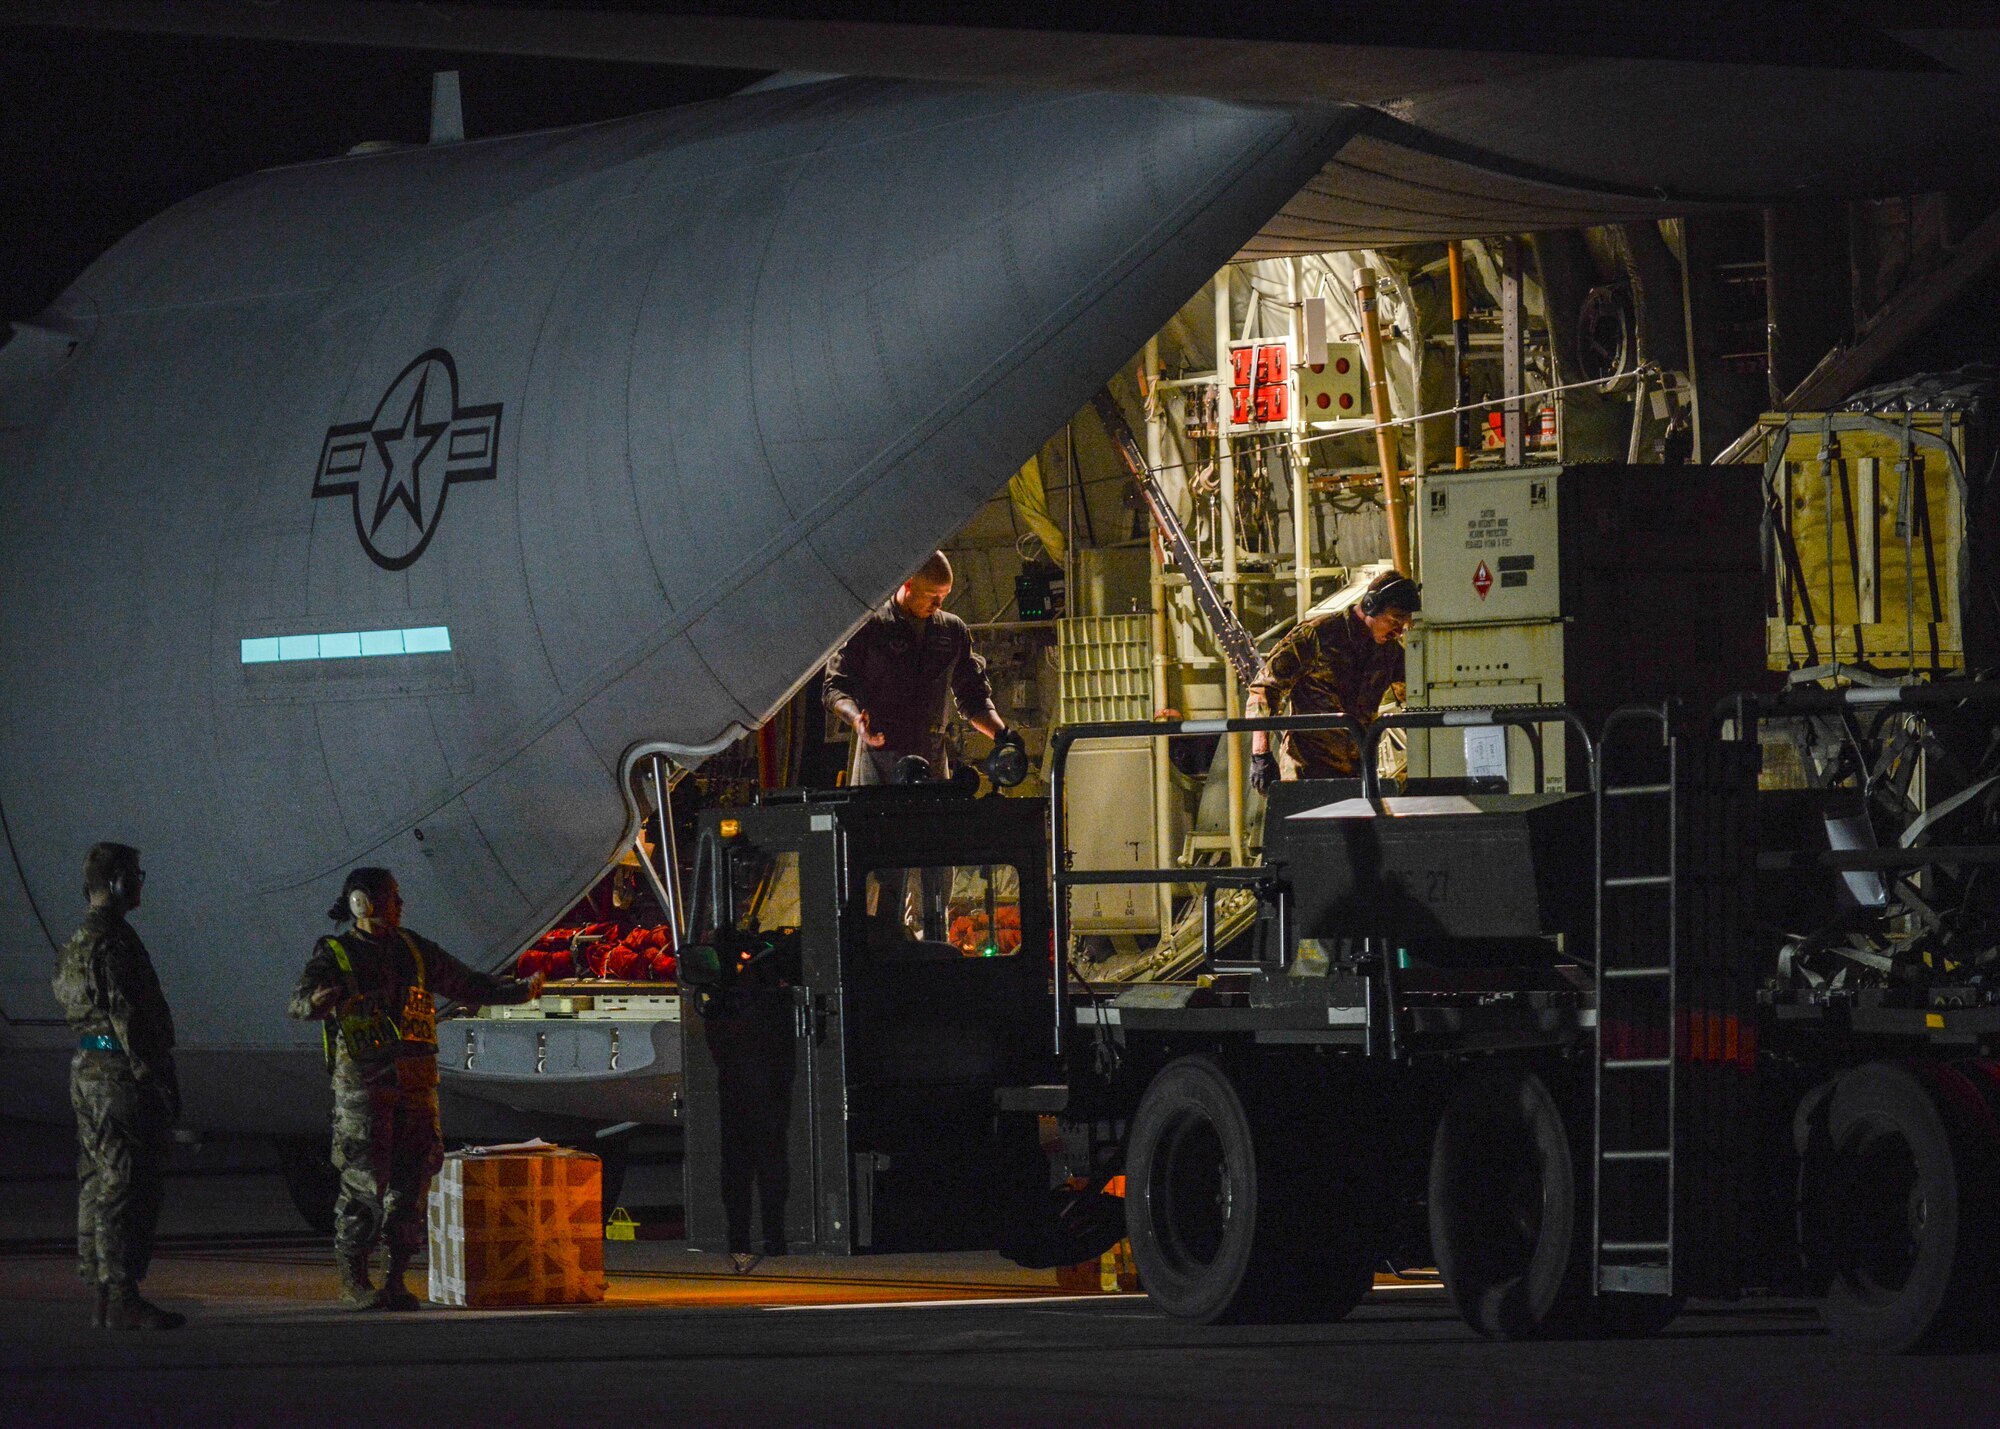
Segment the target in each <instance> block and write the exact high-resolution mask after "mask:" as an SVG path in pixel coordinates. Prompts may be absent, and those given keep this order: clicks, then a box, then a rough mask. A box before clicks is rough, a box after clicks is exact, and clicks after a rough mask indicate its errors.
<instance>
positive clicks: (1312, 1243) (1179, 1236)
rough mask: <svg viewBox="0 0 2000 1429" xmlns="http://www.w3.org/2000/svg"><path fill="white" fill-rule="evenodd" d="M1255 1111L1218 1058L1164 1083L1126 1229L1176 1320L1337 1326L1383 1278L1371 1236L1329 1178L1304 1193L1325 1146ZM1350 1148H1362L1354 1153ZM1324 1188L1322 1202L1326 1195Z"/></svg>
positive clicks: (1150, 1115)
mask: <svg viewBox="0 0 2000 1429" xmlns="http://www.w3.org/2000/svg"><path fill="white" fill-rule="evenodd" d="M1266 1100H1267V1098H1265V1097H1264V1096H1262V1095H1260V1094H1259V1093H1257V1092H1255V1091H1254V1090H1253V1091H1252V1092H1251V1094H1250V1098H1249V1105H1248V1106H1246V1104H1245V1098H1244V1096H1243V1095H1242V1094H1241V1092H1240V1090H1239V1087H1238V1086H1237V1084H1236V1083H1235V1082H1234V1081H1233V1080H1232V1078H1231V1077H1230V1075H1229V1073H1228V1072H1227V1071H1225V1070H1224V1069H1223V1067H1222V1066H1221V1065H1220V1064H1219V1063H1218V1062H1217V1061H1216V1060H1215V1059H1213V1058H1211V1057H1207V1056H1189V1057H1182V1058H1180V1059H1179V1060H1178V1061H1174V1062H1171V1063H1169V1064H1168V1065H1167V1066H1166V1067H1165V1068H1164V1069H1162V1070H1161V1072H1160V1073H1159V1075H1158V1076H1156V1077H1154V1078H1153V1081H1152V1084H1151V1085H1150V1086H1148V1087H1147V1088H1146V1093H1145V1095H1144V1096H1143V1097H1142V1098H1141V1099H1140V1102H1139V1110H1138V1113H1137V1115H1136V1116H1135V1117H1134V1118H1133V1121H1132V1131H1131V1135H1130V1138H1129V1140H1128V1142H1127V1146H1126V1157H1125V1227H1126V1233H1127V1235H1128V1237H1129V1238H1130V1240H1131V1242H1132V1255H1133V1259H1134V1261H1135V1262H1136V1264H1137V1268H1138V1271H1139V1283H1140V1285H1141V1286H1143V1287H1144V1289H1145V1291H1146V1294H1147V1295H1148V1296H1149V1297H1151V1299H1152V1301H1153V1303H1154V1304H1156V1305H1158V1306H1159V1307H1160V1308H1161V1309H1162V1310H1163V1311H1165V1312H1166V1313H1167V1314H1169V1315H1172V1316H1174V1317H1175V1318H1176V1319H1182V1320H1190V1321H1194V1322H1196V1323H1199V1324H1217V1323H1234V1324H1251V1323H1264V1324H1270V1323H1283V1322H1298V1321H1322V1322H1324V1321H1331V1320H1337V1319H1339V1318H1341V1317H1342V1316H1344V1315H1346V1314H1347V1313H1348V1312H1349V1311H1350V1310H1352V1309H1353V1308H1354V1307H1355V1306H1356V1305H1358V1304H1360V1303H1361V1301H1362V1300H1363V1298H1365V1297H1366V1296H1367V1294H1368V1292H1369V1290H1370V1289H1372V1288H1373V1286H1374V1283H1375V1262H1376V1259H1377V1255H1376V1253H1374V1252H1373V1251H1372V1250H1371V1249H1370V1248H1369V1247H1368V1245H1367V1240H1366V1237H1365V1236H1363V1235H1361V1234H1359V1233H1358V1228H1352V1227H1350V1226H1349V1225H1347V1224H1346V1223H1345V1221H1344V1217H1343V1216H1342V1214H1341V1213H1340V1212H1339V1210H1338V1209H1337V1203H1338V1201H1339V1200H1340V1199H1341V1198H1340V1197H1339V1196H1338V1195H1337V1193H1335V1192H1333V1190H1332V1188H1330V1187H1329V1186H1328V1185H1327V1184H1325V1183H1324V1182H1323V1181H1322V1182H1320V1184H1318V1185H1317V1186H1312V1185H1307V1184H1302V1181H1303V1180H1304V1179H1306V1178H1311V1177H1313V1175H1314V1165H1315V1163H1311V1162H1307V1161H1304V1160H1302V1159H1301V1157H1300V1155H1299V1154H1298V1153H1299V1150H1300V1148H1302V1147H1313V1146H1314V1145H1315V1142H1316V1139H1315V1138H1312V1137H1310V1136H1307V1135H1304V1134H1301V1130H1300V1129H1299V1128H1298V1127H1296V1126H1293V1127H1287V1126H1286V1125H1285V1124H1284V1122H1283V1119H1282V1118H1281V1117H1278V1116H1276V1115H1272V1114H1269V1113H1266V1112H1262V1111H1261V1110H1260V1108H1261V1104H1262V1103H1264V1102H1265V1101H1266ZM1349 1149H1350V1150H1351V1149H1353V1148H1351V1147H1350V1148H1349ZM1315 1192H1316V1194H1315Z"/></svg>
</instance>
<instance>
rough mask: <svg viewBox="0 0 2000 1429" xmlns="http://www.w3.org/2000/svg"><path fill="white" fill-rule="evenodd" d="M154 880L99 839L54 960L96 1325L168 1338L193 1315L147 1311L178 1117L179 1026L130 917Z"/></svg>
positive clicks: (83, 1246)
mask: <svg viewBox="0 0 2000 1429" xmlns="http://www.w3.org/2000/svg"><path fill="white" fill-rule="evenodd" d="M145 881H146V875H145V871H144V870H142V869H141V868H140V867H139V851H138V850H137V849H135V848H131V847H129V846H127V845H125V844H114V843H101V844H97V845H95V846H94V847H92V849H91V850H90V853H89V854H88V855H87V856H86V857H85V859H84V865H83V883H84V892H85V894H86V895H87V896H88V897H89V899H90V911H89V912H88V913H86V914H85V915H84V919H83V926H82V927H80V928H78V929H77V930H76V932H75V934H74V935H73V936H72V937H71V938H70V940H69V944H68V946H67V947H65V948H64V949H63V951H62V957H61V958H60V960H59V961H58V962H57V964H56V976H55V984H54V986H55V994H56V1001H57V1002H58V1003H60V1004H61V1005H62V1009H63V1013H64V1015H65V1016H66V1017H68V1018H69V1023H70V1026H71V1027H73V1028H75V1029H76V1034H77V1052H76V1056H75V1058H74V1059H73V1060H72V1061H71V1063H70V1074H69V1099H70V1105H71V1107H73V1108H74V1109H75V1111H76V1137H77V1147H78V1154H77V1159H76V1180H77V1195H76V1253H77V1273H78V1274H80V1275H81V1276H82V1277H83V1279H84V1283H85V1284H87V1285H90V1286H91V1287H93V1288H94V1289H95V1290H96V1292H97V1309H96V1313H95V1315H94V1316H93V1320H92V1323H94V1324H95V1325H97V1326H98V1327H99V1328H104V1329H115V1330H171V1329H175V1328H177V1327H178V1326H180V1325H182V1324H184V1323H186V1318H185V1317H184V1316H181V1315H176V1314H174V1313H172V1312H171V1311H167V1310H162V1309H160V1308H159V1307H158V1306H156V1305H152V1304H149V1303H147V1302H146V1301H145V1300H143V1299H141V1298H140V1296H139V1282H140V1281H141V1280H144V1279H145V1278H146V1268H147V1266H148V1264H149V1263H150V1262H151V1261H152V1258H153V1230H154V1227H155V1226H156V1225H157V1224H158V1223H159V1219H160V1198H161V1193H162V1191H163V1190H164V1189H165V1178H166V1167H167V1152H168V1150H169V1148H170V1147H171V1145H172V1128H173V1124H174V1121H175V1119H176V1118H177V1117H178V1116H179V1115H180V1108H181V1093H180V1083H179V1082H178V1081H177V1080H176V1078H175V1075H174V1019H173V1014H172V1013H171V1012H169V1011H168V1010H167V999H166V996H165V995H164V994H163V993H162V992H161V991H160V979H159V977H158V976H157V975H156V974H155V973H154V971H153V961H152V959H151V958H150V957H148V956H147V954H146V945H145V944H144V943H142V942H140V941H139V935H138V934H137V933H136V932H134V931H133V930H132V925H131V924H130V923H128V922H126V921H125V915H126V914H127V913H128V912H130V911H131V910H132V909H134V908H137V907H138V906H139V894H140V889H141V888H142V887H143V885H144V884H145Z"/></svg>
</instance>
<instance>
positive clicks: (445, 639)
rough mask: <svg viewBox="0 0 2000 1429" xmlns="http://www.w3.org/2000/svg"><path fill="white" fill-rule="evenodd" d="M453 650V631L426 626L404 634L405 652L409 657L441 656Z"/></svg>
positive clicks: (442, 627)
mask: <svg viewBox="0 0 2000 1429" xmlns="http://www.w3.org/2000/svg"><path fill="white" fill-rule="evenodd" d="M450 649H451V629H450V627H448V626H444V625H426V626H423V627H421V628H420V629H417V630H405V631H404V632H403V652H404V653H405V654H407V655H440V654H443V653H445V652H447V651H449V650H450Z"/></svg>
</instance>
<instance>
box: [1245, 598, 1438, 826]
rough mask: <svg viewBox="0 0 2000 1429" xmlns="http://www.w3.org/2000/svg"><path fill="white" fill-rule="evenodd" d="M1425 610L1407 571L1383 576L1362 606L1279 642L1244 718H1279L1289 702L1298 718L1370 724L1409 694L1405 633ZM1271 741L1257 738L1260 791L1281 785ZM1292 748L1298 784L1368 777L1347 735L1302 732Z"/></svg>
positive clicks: (1254, 760) (1254, 774)
mask: <svg viewBox="0 0 2000 1429" xmlns="http://www.w3.org/2000/svg"><path fill="white" fill-rule="evenodd" d="M1422 605H1423V602H1422V600H1421V598H1420V597H1419V596H1418V593H1417V583H1416V582H1415V581H1413V580H1411V579H1410V578H1409V577H1408V576H1405V575H1403V574H1402V573H1401V572H1399V571H1384V572H1382V574H1380V575H1378V576H1376V577H1375V578H1374V579H1373V580H1372V581H1370V582H1369V583H1368V588H1367V589H1366V590H1365V591H1363V592H1362V595H1361V599H1360V600H1358V601H1357V602H1355V604H1353V605H1351V606H1348V607H1347V608H1346V609H1345V610H1339V611H1335V612H1334V613H1333V614H1331V615H1323V616H1320V617H1319V618H1318V619H1315V620H1308V621H1306V622H1304V623H1303V624H1301V625H1299V626H1297V627H1296V628H1294V629H1293V630H1292V632H1291V633H1290V634H1288V635H1287V636H1285V638H1284V639H1283V640H1280V641H1279V642H1278V645H1277V648H1276V649H1274V650H1272V651H1271V653H1270V655H1269V656H1268V657H1266V659H1265V661H1264V668H1263V669H1261V670H1259V671H1258V672H1257V678H1256V679H1255V680H1253V681H1251V683H1250V691H1249V695H1248V697H1247V698H1246V699H1245V700H1244V702H1243V713H1244V714H1245V715H1246V716H1247V717H1250V718H1253V719H1254V718H1257V717H1259V716H1261V715H1266V714H1276V713H1278V712H1279V710H1280V708H1281V707H1282V706H1283V704H1284V703H1285V702H1286V701H1287V700H1289V701H1290V702H1291V710H1290V713H1292V714H1301V715H1302V714H1328V713H1344V714H1348V715H1351V716H1353V717H1354V718H1355V719H1356V720H1357V721H1359V722H1360V723H1361V724H1362V725H1364V726H1365V725H1367V724H1368V723H1369V722H1370V721H1372V720H1373V719H1374V718H1375V715H1376V712H1377V711H1378V710H1380V709H1381V707H1382V699H1383V696H1385V695H1390V694H1394V695H1396V696H1398V697H1400V695H1401V691H1402V686H1403V632H1404V631H1406V630H1408V629H1409V628H1410V617H1411V616H1412V615H1414V614H1415V613H1416V612H1417V611H1418V610H1420V609H1422ZM1270 740H1271V737H1270V735H1269V734H1268V733H1266V732H1265V731H1263V730H1259V731H1257V732H1256V733H1255V734H1252V735H1251V736H1250V782H1251V783H1252V784H1254V785H1255V786H1256V787H1257V788H1258V789H1260V790H1261V789H1264V788H1265V787H1267V786H1268V785H1269V784H1271V783H1273V782H1275V781H1276V780H1277V778H1278V772H1279V771H1278V759H1277V756H1276V755H1274V754H1272V753H1271V744H1270ZM1284 749H1285V755H1286V757H1287V758H1288V759H1289V760H1290V761H1291V764H1292V768H1293V770H1294V771H1295V772H1294V773H1293V774H1292V776H1291V777H1293V778H1295V779H1353V778H1357V777H1359V775H1360V773H1361V751H1360V749H1359V748H1358V747H1357V746H1356V744H1355V742H1354V738H1353V736H1352V735H1350V734H1348V732H1347V731H1346V730H1344V729H1327V730H1301V731H1294V732H1292V733H1290V734H1287V735H1286V736H1285V737H1284Z"/></svg>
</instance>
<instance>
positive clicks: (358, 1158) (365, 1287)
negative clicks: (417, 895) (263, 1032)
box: [290, 868, 541, 1310]
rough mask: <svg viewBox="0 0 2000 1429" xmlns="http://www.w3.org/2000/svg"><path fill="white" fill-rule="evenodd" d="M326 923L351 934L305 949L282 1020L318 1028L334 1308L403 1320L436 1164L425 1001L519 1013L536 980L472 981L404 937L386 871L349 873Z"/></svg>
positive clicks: (397, 896) (433, 1050) (396, 894)
mask: <svg viewBox="0 0 2000 1429" xmlns="http://www.w3.org/2000/svg"><path fill="white" fill-rule="evenodd" d="M328 916H329V917H331V918H334V919H336V920H345V919H348V918H352V919H353V924H354V926H353V927H352V928H349V929H347V930H344V931H342V932H340V933H337V934H335V935H333V936H331V937H325V938H321V939H320V940H319V942H318V943H317V944H315V945H314V947H313V953H312V957H311V959H310V960H309V961H308V962H307V963H306V968H305V972H304V973H303V974H302V975H301V976H300V978H299V984H298V988H297V990H296V991H294V992H293V994H292V1001H291V1007H290V1012H291V1015H292V1016H293V1017H298V1018H304V1019H308V1020H313V1021H321V1022H326V1023H328V1024H329V1025H328V1029H327V1043H328V1047H329V1049H330V1053H331V1058H332V1071H333V1164H334V1166H335V1167H336V1168H338V1170H339V1172H340V1192H339V1196H338V1198H337V1199H336V1200H335V1202H334V1228H333V1246H334V1258H335V1260H336V1261H337V1263H338V1265H339V1268H340V1290H341V1297H342V1298H343V1299H344V1300H345V1301H346V1302H347V1303H348V1304H349V1305H350V1306H352V1307H354V1308H355V1309H360V1310H366V1309H389V1310H413V1309H415V1308H417V1305H418V1303H419V1302H418V1300H417V1297H416V1296H415V1295H413V1294H412V1293H411V1292H410V1289H409V1287H408V1286H407V1285H405V1284H404V1281H403V1276H404V1272H405V1271H406V1270H407V1268H408V1266H409V1263H410V1260H411V1259H412V1257H414V1256H415V1254H416V1252H417V1249H418V1248H419V1247H420V1246H422V1245H423V1243H424V1216H425V1204H426V1201H427V1199H428V1197H429V1194H430V1182H431V1177H433V1176H434V1175H436V1174H437V1172H438V1169H439V1168H440V1167H441V1166H442V1165H443V1164H444V1137H443V1133H442V1131H441V1130H440V1128H439V1125H438V1101H437V1085H438V1072H437V1027H436V1022H435V1017H436V1012H435V1004H434V1003H433V1001H432V999H433V997H434V996H435V997H441V998H446V999H449V1000H450V1001H453V1002H457V1003H463V1004H465V1005H467V1006H474V1007H476V1006H480V1005H483V1004H486V1003H496V1002H497V1003H513V1002H527V1001H529V1000H530V999H532V998H533V997H535V996H536V995H537V994H538V993H539V992H540V991H541V979H540V977H536V978H535V979H533V980H532V981H530V982H517V981H515V980H513V979H510V978H500V977H493V976H490V975H488V974H486V973H480V972H474V971H473V970H472V969H471V968H468V967H467V966H465V964H463V963H461V962H460V961H458V959H456V958H454V957H452V956H451V954H449V953H447V952H446V951H445V950H444V949H443V948H440V947H439V946H438V945H437V944H436V943H433V942H432V941H431V940H430V939H428V938H425V937H422V936H420V935H418V934H415V933H411V932H407V931H405V930H404V928H403V926H402V921H403V897H402V893H401V891H400V890H399V889H398V888H397V887H396V880H395V878H394V877H393V876H391V875H390V874H389V872H388V871H387V870H386V869H380V868H357V869H355V870H354V871H353V872H352V873H350V874H349V875H348V876H347V882H346V885H345V887H343V888H342V890H341V895H340V900H339V901H338V902H336V903H335V904H334V905H333V907H332V908H331V909H329V910H328ZM378 1241H381V1242H384V1243H385V1244H386V1245H387V1247H388V1257H389V1265H388V1274H387V1276H386V1277H385V1278H384V1280H383V1283H382V1285H381V1287H380V1288H379V1289H378V1288H376V1287H375V1286H374V1285H372V1284H371V1282H370V1280H369V1278H368V1259H369V1256H370V1255H371V1254H372V1253H373V1252H374V1249H375V1245H376V1243H377V1242H378Z"/></svg>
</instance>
